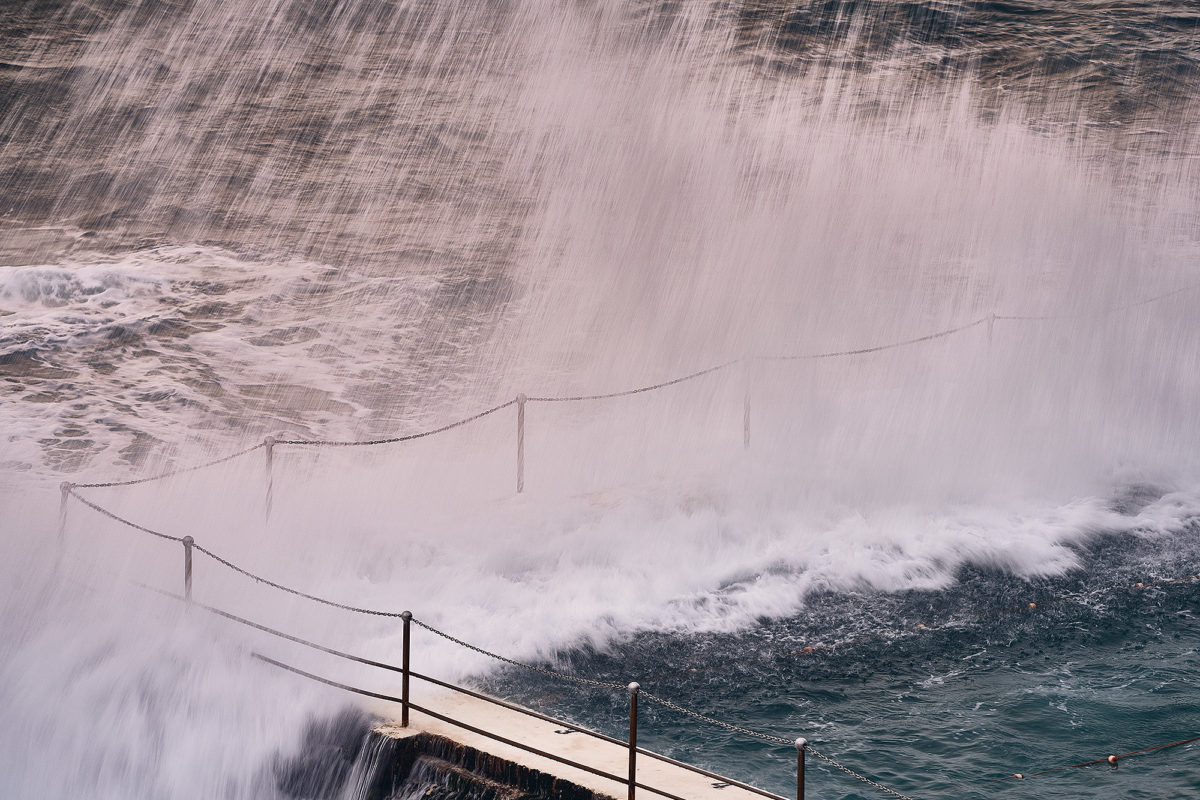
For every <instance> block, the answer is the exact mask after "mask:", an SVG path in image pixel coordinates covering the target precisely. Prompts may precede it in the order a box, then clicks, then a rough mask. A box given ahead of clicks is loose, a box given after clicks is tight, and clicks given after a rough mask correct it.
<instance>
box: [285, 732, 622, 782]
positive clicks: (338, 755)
mask: <svg viewBox="0 0 1200 800" xmlns="http://www.w3.org/2000/svg"><path fill="white" fill-rule="evenodd" d="M398 733H402V729H390V730H389V729H386V728H385V727H384V726H383V724H382V721H381V720H378V719H372V718H370V717H369V716H367V715H365V714H363V713H362V712H358V711H343V712H342V713H340V714H338V715H336V716H334V717H332V718H328V719H325V720H317V721H313V722H311V723H310V724H309V725H308V727H307V730H306V731H305V735H304V738H303V740H302V742H301V745H300V750H299V752H297V753H296V754H295V755H292V756H289V757H287V758H280V759H279V760H278V761H277V762H276V764H275V765H274V767H273V771H274V774H275V782H276V786H277V787H278V788H279V790H280V791H281V792H282V793H283V794H284V795H285V796H286V797H288V798H289V799H290V800H339V799H340V798H354V800H407V799H408V798H424V800H610V798H608V796H607V795H602V794H598V793H596V792H594V791H592V790H591V789H587V788H585V787H582V786H578V785H577V784H574V783H571V782H570V781H567V780H563V779H561V778H557V777H555V776H554V775H551V774H548V773H545V772H541V771H539V770H536V769H532V768H530V767H527V766H523V765H521V764H516V763H514V762H512V761H508V760H506V759H503V758H498V757H496V756H493V755H489V754H487V753H484V752H482V751H480V750H477V749H475V748H473V747H468V746H466V745H463V744H459V743H458V742H455V741H453V740H451V739H448V738H446V737H444V736H438V735H434V734H430V733H412V734H411V735H397V734H398Z"/></svg>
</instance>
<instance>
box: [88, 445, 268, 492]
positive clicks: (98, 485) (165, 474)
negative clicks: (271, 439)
mask: <svg viewBox="0 0 1200 800" xmlns="http://www.w3.org/2000/svg"><path fill="white" fill-rule="evenodd" d="M266 446H267V443H266V442H259V443H258V444H256V445H254V446H252V447H247V448H246V449H245V450H238V451H237V452H236V453H230V454H229V455H227V456H222V457H221V458H215V459H213V460H212V461H206V462H204V463H203V464H196V465H195V466H192V467H183V468H181V469H173V470H170V471H168V472H163V473H161V474H159V475H151V476H150V477H148V478H135V479H133V480H128V481H108V482H106V483H76V484H74V486H75V488H76V489H107V488H110V487H113V486H136V485H137V484H139V483H152V482H154V481H165V480H166V479H167V478H174V477H175V476H176V475H185V474H187V473H189V472H195V471H196V470H201V469H207V468H208V467H215V466H217V465H218V464H224V463H225V462H226V461H233V460H234V459H235V458H240V457H242V456H244V455H246V454H247V453H253V452H254V451H255V450H261V449H262V448H264V447H266Z"/></svg>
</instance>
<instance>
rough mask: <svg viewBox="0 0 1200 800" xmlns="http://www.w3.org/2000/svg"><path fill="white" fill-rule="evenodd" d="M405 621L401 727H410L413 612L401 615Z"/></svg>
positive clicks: (401, 676)
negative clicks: (409, 661)
mask: <svg viewBox="0 0 1200 800" xmlns="http://www.w3.org/2000/svg"><path fill="white" fill-rule="evenodd" d="M400 619H402V620H404V645H403V648H402V650H401V654H400V727H401V728H407V727H408V650H409V648H408V643H409V631H410V627H411V626H410V624H409V623H411V622H412V612H411V611H405V612H404V613H403V614H401V615H400Z"/></svg>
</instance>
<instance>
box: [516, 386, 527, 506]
mask: <svg viewBox="0 0 1200 800" xmlns="http://www.w3.org/2000/svg"><path fill="white" fill-rule="evenodd" d="M528 400H529V398H528V397H526V396H525V395H524V394H519V395H517V494H520V493H521V492H523V491H525V403H526V402H528Z"/></svg>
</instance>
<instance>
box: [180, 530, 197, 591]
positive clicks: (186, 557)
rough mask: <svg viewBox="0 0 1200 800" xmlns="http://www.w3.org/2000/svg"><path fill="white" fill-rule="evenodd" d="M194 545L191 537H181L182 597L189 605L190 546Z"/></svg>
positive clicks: (190, 585) (190, 587)
mask: <svg viewBox="0 0 1200 800" xmlns="http://www.w3.org/2000/svg"><path fill="white" fill-rule="evenodd" d="M195 543H196V540H195V539H193V538H192V537H190V536H185V537H183V597H184V599H185V600H187V601H188V602H189V603H190V602H191V601H192V545H194V544H195Z"/></svg>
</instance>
